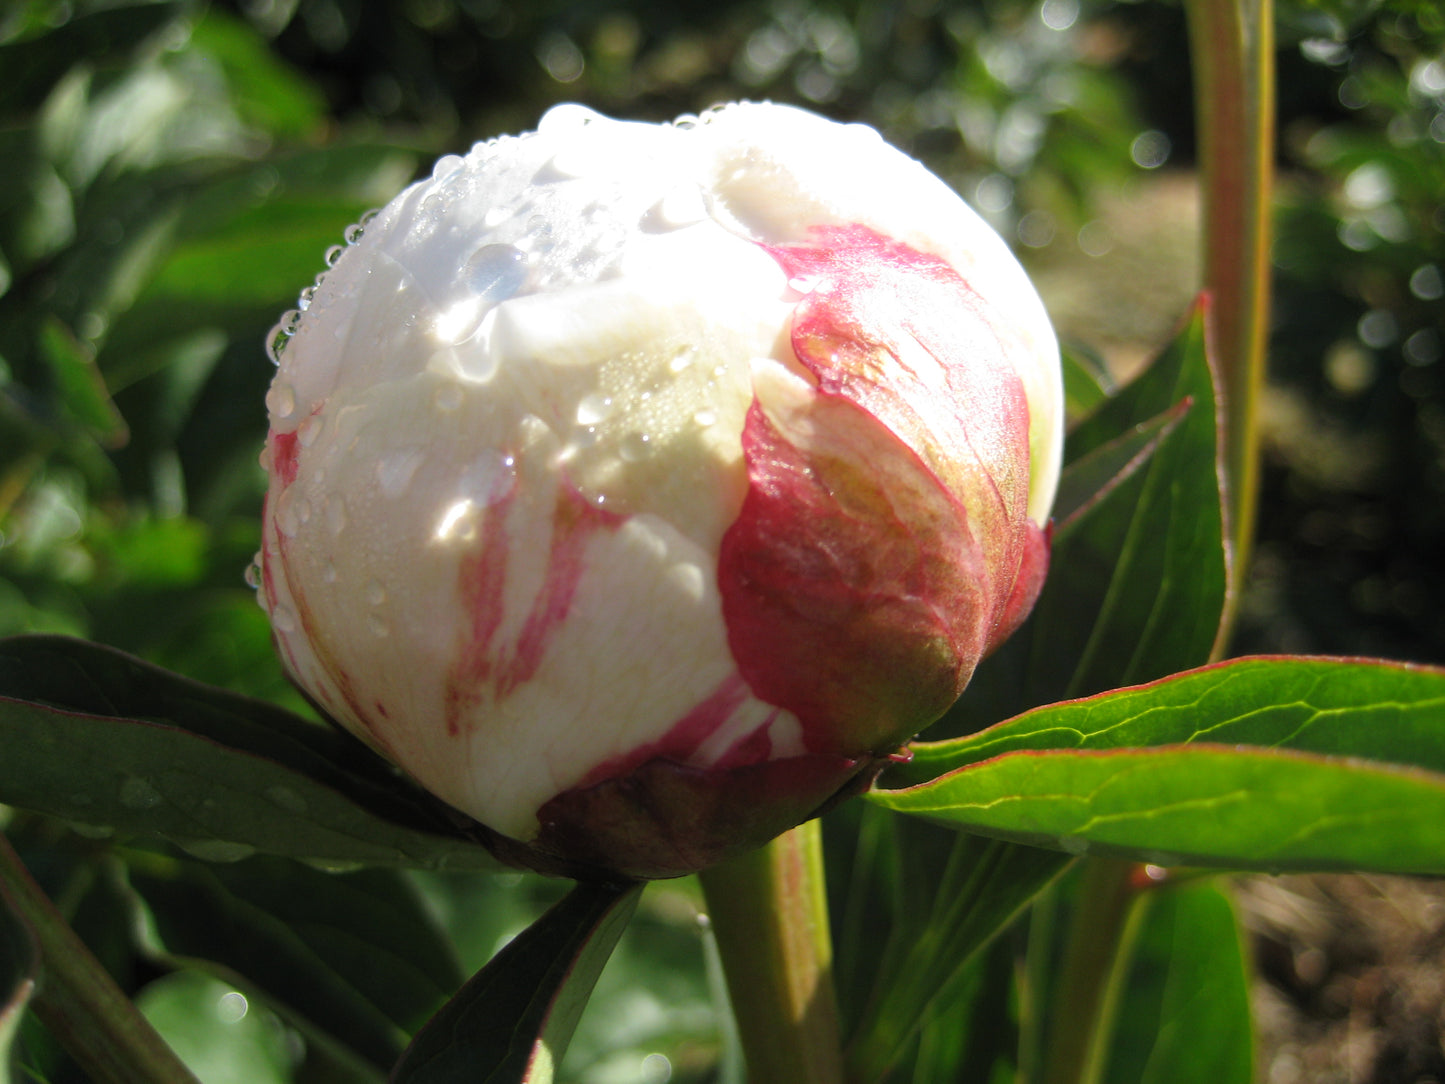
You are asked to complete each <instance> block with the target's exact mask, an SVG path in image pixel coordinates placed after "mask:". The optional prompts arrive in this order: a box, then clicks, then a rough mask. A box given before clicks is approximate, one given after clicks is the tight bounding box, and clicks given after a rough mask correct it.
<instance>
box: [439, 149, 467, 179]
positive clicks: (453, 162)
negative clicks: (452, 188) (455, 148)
mask: <svg viewBox="0 0 1445 1084" xmlns="http://www.w3.org/2000/svg"><path fill="white" fill-rule="evenodd" d="M465 161H466V160H465V159H464V158H462V157H461V156H460V155H457V154H444V155H442V156H441V157H440V158H438V159H437V161H436V165H434V166H432V167H431V175H432V177H433V179H435V180H438V181H440V180H444V179H445V178H447V177H450V176H451V175H452V174H453V173H455V172H456V171H457V170H459V169H461V168H462V166H463V165H464V164H465Z"/></svg>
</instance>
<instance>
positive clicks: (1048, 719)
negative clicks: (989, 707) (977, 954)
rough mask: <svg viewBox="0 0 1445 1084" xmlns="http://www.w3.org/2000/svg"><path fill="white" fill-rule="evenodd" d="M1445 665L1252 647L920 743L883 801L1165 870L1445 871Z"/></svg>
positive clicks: (999, 833)
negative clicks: (1146, 681)
mask: <svg viewBox="0 0 1445 1084" xmlns="http://www.w3.org/2000/svg"><path fill="white" fill-rule="evenodd" d="M1442 704H1445V672H1442V671H1439V670H1431V669H1425V668H1419V667H1410V666H1404V665H1392V664H1386V663H1367V662H1349V661H1331V660H1319V659H1303V660H1298V659H1244V660H1238V661H1235V662H1231V663H1224V664H1220V665H1217V666H1213V667H1208V668H1205V669H1203V670H1199V671H1194V672H1191V673H1187V674H1183V675H1180V676H1178V677H1175V678H1171V679H1167V680H1164V681H1159V682H1156V683H1154V684H1152V685H1146V686H1142V687H1139V688H1133V689H1125V690H1122V691H1119V692H1116V693H1108V694H1103V695H1100V696H1097V697H1093V698H1091V699H1088V700H1083V701H1077V702H1071V703H1064V704H1056V705H1051V706H1049V707H1045V708H1040V709H1038V710H1036V711H1034V712H1030V713H1028V714H1027V715H1025V716H1022V717H1020V718H1018V719H1014V720H1010V721H1009V722H1006V723H1003V724H1000V725H999V726H998V727H995V728H992V729H991V730H988V731H984V732H983V733H981V734H978V735H975V736H973V737H971V738H965V739H962V740H958V741H954V742H948V743H939V744H937V745H934V746H922V747H920V749H919V753H918V756H917V758H916V760H915V763H914V764H911V765H909V766H908V768H907V769H906V770H907V771H908V772H909V773H913V778H918V777H919V776H928V775H933V774H935V773H943V774H938V775H937V777H936V778H933V779H932V780H931V781H929V782H924V783H919V784H918V785H915V786H912V787H909V788H907V789H902V790H892V791H876V792H874V794H873V795H872V796H871V798H872V800H873V801H876V802H878V803H879V804H881V805H884V806H886V807H888V808H892V809H898V810H901V811H904V812H911V813H916V814H919V815H922V816H927V817H930V818H931V819H935V820H939V821H942V822H944V823H948V824H952V825H954V826H955V827H958V828H963V829H966V830H969V831H976V832H980V833H982V834H985V835H992V836H996V837H999V838H1004V839H1012V840H1016V841H1019V842H1025V843H1032V844H1035V845H1038V846H1046V847H1055V848H1059V849H1062V850H1064V851H1066V852H1068V853H1074V854H1079V853H1083V852H1085V851H1087V850H1090V849H1095V848H1097V849H1098V850H1099V851H1101V852H1103V853H1110V854H1116V855H1120V856H1124V857H1130V858H1137V859H1140V860H1143V861H1146V862H1154V863H1157V864H1160V865H1175V864H1180V863H1190V864H1205V865H1215V866H1226V867H1237V868H1248V869H1266V870H1275V869H1351V868H1358V869H1372V870H1381V871H1393V872H1416V873H1438V872H1445V774H1441V768H1442V767H1445V713H1442V711H1441V706H1442Z"/></svg>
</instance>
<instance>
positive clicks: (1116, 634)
mask: <svg viewBox="0 0 1445 1084" xmlns="http://www.w3.org/2000/svg"><path fill="white" fill-rule="evenodd" d="M1186 401H1187V402H1188V403H1189V404H1190V407H1189V410H1188V412H1187V414H1184V415H1183V417H1182V418H1180V419H1179V420H1178V421H1177V422H1174V421H1173V417H1174V415H1173V413H1172V412H1176V411H1179V410H1180V409H1181V404H1182V403H1184V402H1186ZM1215 415H1216V401H1215V391H1214V382H1213V376H1212V373H1211V369H1210V366H1209V363H1208V360H1207V358H1206V356H1205V342H1204V322H1203V314H1202V310H1198V309H1197V310H1196V311H1195V313H1194V315H1193V317H1192V318H1191V319H1190V321H1189V322H1188V323H1187V324H1186V325H1185V327H1184V329H1183V330H1182V332H1181V334H1180V335H1179V337H1178V338H1176V339H1175V341H1174V342H1173V343H1172V344H1171V345H1170V346H1169V347H1167V348H1166V349H1165V351H1164V352H1163V353H1162V354H1161V355H1160V356H1159V357H1158V358H1157V359H1156V360H1155V361H1154V362H1153V364H1152V365H1151V366H1150V367H1149V368H1148V369H1146V370H1145V371H1144V372H1143V373H1141V374H1140V375H1139V376H1138V377H1137V378H1136V379H1135V380H1134V381H1133V383H1131V384H1129V385H1128V386H1127V387H1125V388H1124V389H1123V390H1122V391H1120V392H1119V393H1118V395H1116V396H1115V397H1114V398H1112V399H1109V400H1108V401H1107V402H1105V403H1104V404H1103V405H1102V406H1101V407H1100V408H1099V409H1098V410H1097V411H1096V412H1095V413H1094V414H1093V415H1092V416H1090V417H1089V418H1087V419H1085V420H1084V421H1083V422H1082V423H1080V424H1079V425H1078V426H1077V427H1076V428H1075V429H1074V430H1073V431H1072V432H1071V433H1070V434H1069V437H1068V440H1067V442H1066V462H1067V467H1066V472H1067V476H1068V477H1069V478H1070V482H1069V484H1068V485H1066V486H1065V487H1064V494H1065V499H1066V500H1068V501H1071V502H1073V505H1074V506H1077V507H1082V512H1083V514H1079V515H1072V516H1071V518H1070V519H1068V520H1067V521H1066V522H1064V523H1061V524H1060V525H1059V526H1058V528H1057V529H1056V530H1055V532H1054V538H1053V553H1052V556H1051V558H1050V572H1049V577H1048V579H1047V581H1046V582H1045V583H1044V588H1043V591H1042V593H1041V594H1040V597H1039V601H1038V603H1037V604H1036V605H1035V607H1034V612H1033V615H1032V617H1030V619H1029V620H1028V621H1027V622H1026V623H1025V624H1024V626H1023V628H1021V629H1020V630H1019V632H1017V633H1016V634H1015V635H1014V636H1013V637H1012V638H1011V639H1010V640H1009V641H1008V642H1007V643H1006V644H1004V646H1003V647H1002V648H1001V649H1000V650H999V651H998V652H996V653H995V655H994V656H993V657H992V658H991V659H989V660H987V661H986V662H985V663H984V665H983V666H981V667H980V668H979V671H978V673H977V674H975V675H974V678H973V681H972V683H971V684H970V686H969V688H968V689H967V690H966V691H965V692H964V695H963V697H962V699H960V701H959V702H958V704H957V705H956V706H955V707H954V708H953V709H952V710H951V711H950V712H949V714H948V715H946V716H945V717H944V721H943V723H942V725H941V726H940V728H939V731H938V733H940V734H947V733H949V732H950V731H951V732H953V733H958V732H960V731H965V730H976V729H978V727H979V726H980V725H983V724H987V723H991V722H993V721H995V720H998V719H1002V718H1007V717H1008V716H1011V715H1016V714H1018V713H1019V712H1021V711H1024V710H1026V709H1028V708H1031V707H1033V706H1035V705H1037V704H1040V703H1047V702H1050V701H1054V700H1061V699H1063V698H1065V697H1073V696H1085V695H1088V694H1090V693H1095V692H1101V691H1103V690H1105V689H1112V688H1116V687H1118V686H1120V685H1128V684H1133V683H1136V682H1140V681H1149V680H1152V679H1154V678H1159V677H1163V676H1164V675H1166V674H1171V673H1174V672H1176V671H1179V670H1183V669H1186V668H1188V667H1191V666H1198V665H1200V664H1201V663H1203V662H1206V661H1207V660H1208V659H1209V656H1210V653H1211V651H1212V649H1213V647H1214V644H1215V640H1216V638H1217V636H1218V634H1219V629H1220V619H1221V615H1222V614H1223V611H1224V605H1225V601H1226V597H1227V596H1226V592H1227V584H1228V577H1227V568H1228V561H1227V556H1226V551H1225V542H1224V512H1223V507H1224V506H1223V501H1222V495H1221V490H1220V473H1219V470H1218V456H1219V433H1218V428H1217V424H1216V416H1215ZM1141 427H1142V428H1141ZM1151 430H1152V431H1154V433H1155V436H1156V437H1157V446H1156V447H1155V449H1154V452H1153V455H1152V456H1151V457H1150V458H1149V459H1148V461H1147V463H1143V462H1140V460H1141V459H1142V457H1143V455H1144V454H1145V453H1146V452H1147V451H1148V447H1149V443H1150V439H1149V437H1148V436H1146V434H1148V433H1149V432H1150V431H1151ZM1131 449H1132V450H1134V451H1135V452H1136V454H1135V456H1134V458H1133V461H1132V466H1133V467H1136V468H1138V469H1135V470H1133V473H1132V474H1128V473H1127V472H1126V475H1125V477H1123V478H1121V479H1118V480H1117V483H1111V484H1110V485H1109V487H1108V488H1106V490H1105V492H1104V493H1103V494H1102V495H1100V496H1099V497H1098V499H1097V500H1096V501H1093V502H1092V503H1088V504H1087V506H1086V507H1083V506H1082V505H1081V504H1080V501H1081V498H1080V496H1079V495H1078V494H1077V493H1075V492H1074V491H1075V490H1077V489H1079V488H1081V485H1082V483H1081V479H1082V477H1083V476H1085V475H1087V476H1089V477H1091V478H1094V479H1096V480H1098V481H1100V482H1107V480H1108V479H1109V478H1111V477H1113V475H1110V474H1109V473H1108V472H1107V471H1106V470H1103V469H1102V466H1103V465H1114V464H1115V462H1116V461H1119V460H1121V459H1122V460H1123V461H1124V462H1125V464H1128V463H1129V460H1128V458H1127V456H1128V453H1129V451H1130V450H1131ZM1071 494H1072V495H1071ZM1061 509H1062V510H1063V511H1064V512H1065V513H1069V512H1072V511H1073V510H1074V509H1073V508H1072V507H1065V506H1061Z"/></svg>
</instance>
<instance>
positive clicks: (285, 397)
mask: <svg viewBox="0 0 1445 1084" xmlns="http://www.w3.org/2000/svg"><path fill="white" fill-rule="evenodd" d="M266 409H267V410H269V411H270V412H271V415H272V417H274V418H276V419H278V420H284V419H286V418H289V417H291V415H292V414H294V413H296V392H295V391H293V390H292V388H291V385H290V384H288V383H286V381H284V380H277V381H275V382H274V383H273V384H272V385H271V387H270V388H268V389H267V391H266Z"/></svg>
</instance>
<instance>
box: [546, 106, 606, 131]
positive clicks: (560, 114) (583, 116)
mask: <svg viewBox="0 0 1445 1084" xmlns="http://www.w3.org/2000/svg"><path fill="white" fill-rule="evenodd" d="M602 119H604V118H603V116H602V114H601V113H598V112H596V111H595V110H592V109H588V108H587V107H586V106H585V105H578V104H577V103H576V102H563V103H562V104H561V105H554V106H553V107H552V108H551V109H549V110H547V112H545V113H543V114H542V119H541V120H539V121H538V122H537V132H538V133H539V134H546V135H555V134H557V133H559V132H567V131H570V130H574V129H577V128H585V127H587V125H589V124H591V123H592V122H593V121H597V120H602Z"/></svg>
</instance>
